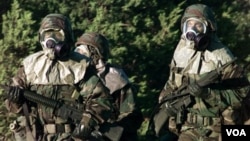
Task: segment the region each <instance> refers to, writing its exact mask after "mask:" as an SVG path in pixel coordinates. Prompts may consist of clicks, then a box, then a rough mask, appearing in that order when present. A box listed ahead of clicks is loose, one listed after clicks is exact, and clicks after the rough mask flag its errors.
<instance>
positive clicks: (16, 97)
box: [8, 86, 24, 104]
mask: <svg viewBox="0 0 250 141" xmlns="http://www.w3.org/2000/svg"><path fill="white" fill-rule="evenodd" d="M23 93H24V90H23V89H21V88H19V87H18V86H10V89H9V92H8V100H9V101H12V102H14V103H17V104H22V103H23V102H24V96H23Z"/></svg>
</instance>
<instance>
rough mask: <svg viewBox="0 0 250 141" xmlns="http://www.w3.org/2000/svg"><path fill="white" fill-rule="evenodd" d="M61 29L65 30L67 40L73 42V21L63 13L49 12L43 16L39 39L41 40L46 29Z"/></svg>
mask: <svg viewBox="0 0 250 141" xmlns="http://www.w3.org/2000/svg"><path fill="white" fill-rule="evenodd" d="M60 29H62V30H63V32H64V35H65V41H66V42H67V43H70V44H72V43H73V42H74V35H73V31H72V28H71V23H70V21H69V19H68V18H67V17H65V16H64V15H62V14H49V15H47V16H46V17H44V18H43V20H42V22H41V26H40V29H39V40H41V35H42V33H43V32H44V31H47V30H60Z"/></svg>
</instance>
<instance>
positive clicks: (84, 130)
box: [72, 124, 93, 139]
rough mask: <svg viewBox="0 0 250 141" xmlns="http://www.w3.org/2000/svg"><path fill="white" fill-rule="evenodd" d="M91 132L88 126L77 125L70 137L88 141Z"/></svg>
mask: <svg viewBox="0 0 250 141" xmlns="http://www.w3.org/2000/svg"><path fill="white" fill-rule="evenodd" d="M92 131H93V130H92V128H90V127H89V126H86V125H84V124H78V125H76V127H75V129H74V131H73V134H72V135H73V137H75V138H79V139H89V138H90V135H91V132H92Z"/></svg>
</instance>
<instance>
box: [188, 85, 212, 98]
mask: <svg viewBox="0 0 250 141" xmlns="http://www.w3.org/2000/svg"><path fill="white" fill-rule="evenodd" d="M187 90H188V92H189V93H190V94H191V95H193V96H196V97H201V98H204V97H206V95H207V93H208V91H207V90H208V89H207V88H203V87H201V86H199V85H198V84H197V83H195V82H194V83H191V84H189V85H188V87H187Z"/></svg>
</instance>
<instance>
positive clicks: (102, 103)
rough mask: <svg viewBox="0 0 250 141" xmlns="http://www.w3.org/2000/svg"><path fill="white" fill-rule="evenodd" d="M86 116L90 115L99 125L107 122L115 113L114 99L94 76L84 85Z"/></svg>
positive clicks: (81, 92)
mask: <svg viewBox="0 0 250 141" xmlns="http://www.w3.org/2000/svg"><path fill="white" fill-rule="evenodd" d="M80 94H81V95H82V96H83V104H84V111H85V114H89V115H90V116H91V119H93V120H94V121H95V122H96V123H97V124H101V123H104V122H105V121H107V120H108V119H109V118H110V117H111V115H112V113H113V109H114V108H113V105H112V104H111V103H112V98H111V96H110V95H109V92H108V90H107V88H106V87H105V86H104V85H103V84H102V83H101V81H100V79H99V78H98V77H97V76H95V75H93V76H91V77H89V78H87V79H85V82H83V83H82V89H81V91H80Z"/></svg>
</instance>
